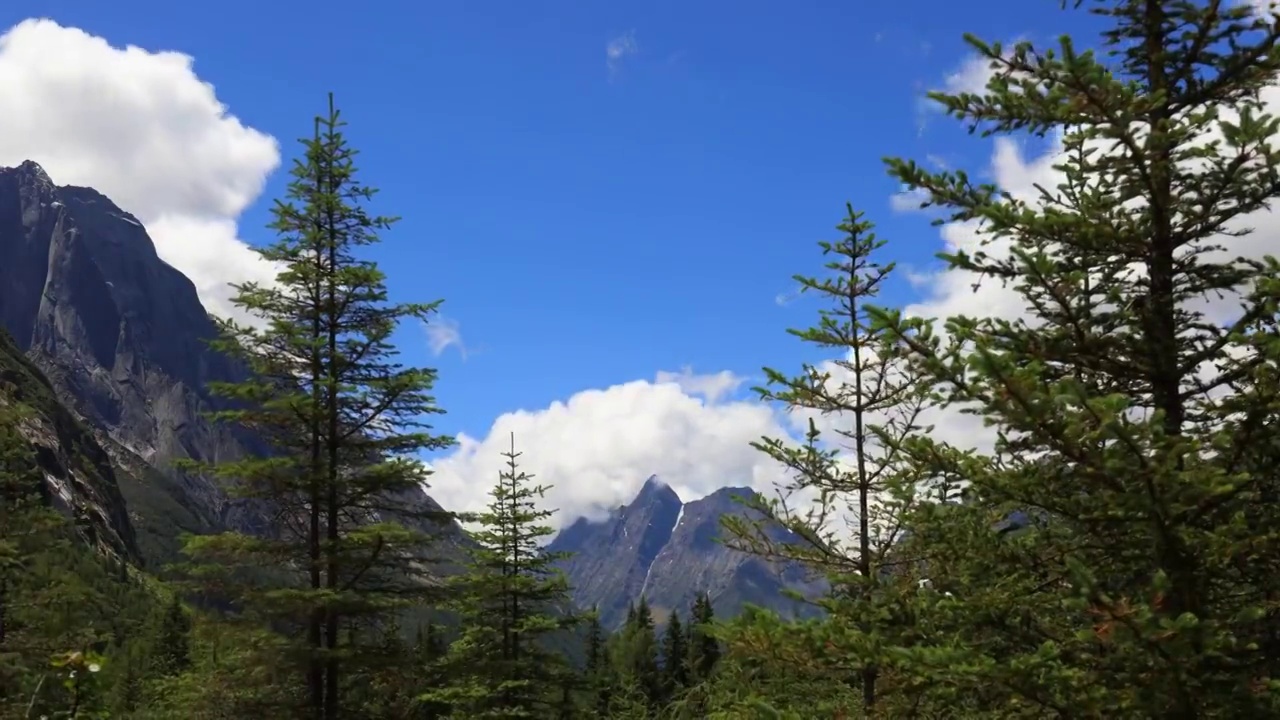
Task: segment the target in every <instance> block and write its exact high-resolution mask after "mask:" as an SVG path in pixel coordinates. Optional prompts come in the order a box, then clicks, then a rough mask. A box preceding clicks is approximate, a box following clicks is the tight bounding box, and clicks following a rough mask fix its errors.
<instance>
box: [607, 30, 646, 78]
mask: <svg viewBox="0 0 1280 720" xmlns="http://www.w3.org/2000/svg"><path fill="white" fill-rule="evenodd" d="M637 52H640V46H639V45H637V44H636V31H635V30H628V31H626V32H625V33H623V34H621V35H619V36H618V37H616V38H614V39H612V40H610V41H609V42H608V44H607V45H605V46H604V55H605V62H606V63H607V64H608V66H609V78H610V79H612V78H613V77H614V76H615V75H617V74H618V69H619V68H620V67H622V61H623V60H625V59H626V58H628V57H630V56H632V55H635V54H636V53H637Z"/></svg>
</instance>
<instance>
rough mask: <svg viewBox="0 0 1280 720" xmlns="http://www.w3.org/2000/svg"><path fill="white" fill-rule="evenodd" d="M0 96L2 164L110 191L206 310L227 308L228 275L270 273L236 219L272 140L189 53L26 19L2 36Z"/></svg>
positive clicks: (276, 157)
mask: <svg viewBox="0 0 1280 720" xmlns="http://www.w3.org/2000/svg"><path fill="white" fill-rule="evenodd" d="M0 97H4V98H5V109H4V112H3V113H0V165H8V166H13V165H17V164H19V163H21V162H22V161H23V160H34V161H36V162H38V163H39V164H40V165H41V166H43V167H44V169H45V170H46V171H47V172H48V173H49V175H50V176H51V177H52V178H53V180H54V181H55V182H57V183H59V184H63V185H83V186H90V187H93V188H95V189H97V190H99V191H100V192H102V193H104V194H106V195H107V196H109V197H110V198H111V199H112V200H114V201H115V202H116V204H118V205H120V206H121V207H122V208H124V209H125V210H127V211H129V212H131V213H133V214H134V215H135V216H137V217H138V219H140V220H141V221H142V222H143V224H144V225H146V227H147V230H148V232H149V233H150V235H151V237H152V238H153V239H154V240H155V242H156V249H157V250H158V252H159V253H160V256H161V257H162V258H164V260H165V261H166V262H168V263H169V264H171V265H173V266H174V267H176V268H177V269H179V270H181V271H182V272H183V273H184V274H186V275H187V276H188V277H190V278H191V280H192V281H193V282H194V283H195V285H196V288H197V289H198V290H199V292H200V297H201V299H202V300H203V301H204V303H205V306H206V307H207V308H208V309H209V310H211V311H213V312H215V313H219V314H223V315H227V314H233V313H232V307H231V305H230V303H229V302H228V298H229V297H230V292H229V288H227V286H226V283H227V282H228V281H231V280H238V281H244V280H258V281H270V280H271V279H273V278H274V277H275V270H274V269H273V268H272V267H270V266H269V265H267V264H266V263H264V262H263V261H262V260H261V259H260V258H259V257H258V256H257V255H256V254H255V253H253V252H252V251H251V250H250V249H249V247H248V246H247V245H245V243H244V242H242V241H241V240H240V239H239V238H238V236H237V229H236V219H237V218H238V217H239V215H240V214H241V213H242V212H243V211H244V209H245V208H246V207H248V206H249V205H250V204H251V203H252V202H253V201H254V200H255V199H256V198H257V197H258V196H259V195H260V194H261V192H262V189H263V185H264V183H265V181H266V178H267V175H268V174H270V173H271V171H272V170H274V169H275V168H276V167H277V166H278V165H279V163H280V152H279V147H278V145H277V143H276V141H275V140H274V139H273V138H272V137H270V136H268V135H266V134H264V133H262V132H259V131H257V130H254V129H253V128H250V127H246V126H245V125H244V124H243V123H242V122H241V121H240V120H238V119H237V118H236V117H235V116H233V115H231V114H230V113H229V112H228V110H227V108H226V106H224V105H223V104H222V103H221V102H219V101H218V98H217V95H216V94H215V92H214V88H213V86H212V85H210V84H209V83H207V82H204V81H203V80H201V79H200V78H199V77H198V76H197V75H196V73H195V71H194V68H193V61H192V58H191V57H189V56H187V55H184V54H181V53H178V52H172V51H152V50H146V49H143V48H139V47H134V46H128V47H123V48H121V47H114V46H112V45H111V44H109V43H108V42H107V41H106V40H104V39H103V38H100V37H95V36H93V35H90V34H88V33H86V32H84V31H82V30H79V29H76V28H69V27H63V26H61V25H59V24H58V23H56V22H54V21H52V20H27V21H24V22H22V23H19V24H18V25H15V26H14V27H12V28H10V29H9V30H8V31H6V32H5V33H4V34H3V35H0Z"/></svg>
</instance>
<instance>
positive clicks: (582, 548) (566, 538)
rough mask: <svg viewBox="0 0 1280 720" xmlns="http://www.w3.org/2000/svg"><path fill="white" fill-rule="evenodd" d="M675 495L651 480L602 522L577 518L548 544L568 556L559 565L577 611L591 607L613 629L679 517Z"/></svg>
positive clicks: (678, 500)
mask: <svg viewBox="0 0 1280 720" xmlns="http://www.w3.org/2000/svg"><path fill="white" fill-rule="evenodd" d="M680 509H681V504H680V497H679V496H678V495H676V493H675V491H674V490H672V489H671V488H670V487H668V486H667V485H666V484H665V483H663V482H661V481H659V480H658V478H657V477H651V478H649V480H648V481H647V482H645V484H644V487H643V488H641V490H640V494H639V495H637V496H636V499H635V500H634V501H632V502H631V504H630V505H625V506H623V507H620V508H618V509H617V510H615V511H614V512H613V513H612V514H611V515H610V517H609V518H608V519H607V520H605V522H603V523H588V522H587V521H586V520H585V519H581V518H580V519H579V520H578V521H577V522H575V523H574V524H572V525H570V526H569V527H567V528H565V529H564V531H563V532H561V533H560V534H559V535H558V536H556V538H555V539H554V540H553V541H552V542H551V544H550V545H549V546H548V550H551V551H553V552H569V553H573V554H572V555H571V556H570V557H569V558H567V559H566V560H565V561H564V562H563V563H562V565H561V567H562V569H563V570H564V571H565V574H566V575H567V576H568V578H569V583H570V585H572V587H573V599H574V602H575V603H577V605H578V606H579V607H582V608H591V607H593V606H594V607H595V608H597V610H598V611H599V613H600V622H601V623H602V624H604V626H605V627H609V628H612V627H616V626H617V625H618V624H619V623H621V621H622V620H623V619H624V618H625V617H626V614H627V606H628V605H629V604H630V603H631V602H633V601H634V600H636V599H637V598H639V597H640V593H641V591H642V590H643V588H644V586H645V584H646V583H645V581H646V579H647V576H648V574H649V568H650V567H652V565H653V561H654V559H656V558H657V557H658V554H659V553H660V552H662V549H663V548H664V547H665V546H666V544H667V541H669V540H670V539H671V531H672V530H674V529H675V526H676V521H677V519H679V517H680Z"/></svg>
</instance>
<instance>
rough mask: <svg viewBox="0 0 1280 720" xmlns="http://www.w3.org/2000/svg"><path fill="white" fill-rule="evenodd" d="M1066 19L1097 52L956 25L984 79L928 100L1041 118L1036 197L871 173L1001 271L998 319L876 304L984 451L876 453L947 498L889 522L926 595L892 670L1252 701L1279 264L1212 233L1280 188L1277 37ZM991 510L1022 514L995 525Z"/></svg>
mask: <svg viewBox="0 0 1280 720" xmlns="http://www.w3.org/2000/svg"><path fill="white" fill-rule="evenodd" d="M1093 12H1094V13H1095V14H1097V15H1099V16H1101V17H1102V18H1103V19H1104V20H1105V22H1106V23H1107V24H1108V27H1107V29H1106V31H1105V32H1104V34H1103V38H1102V41H1103V47H1102V51H1101V52H1097V53H1095V52H1081V51H1078V50H1077V48H1076V46H1075V44H1074V43H1073V42H1072V41H1071V40H1070V39H1069V38H1063V39H1062V40H1061V41H1060V43H1059V45H1058V47H1057V48H1055V49H1053V50H1036V49H1034V48H1033V47H1032V46H1031V44H1029V43H1021V44H1019V45H1018V46H1016V47H1014V48H1010V49H1005V48H1000V47H998V46H988V45H985V44H983V43H981V42H978V41H977V40H973V39H971V43H972V45H973V46H974V47H975V48H976V49H977V50H978V51H979V52H980V53H982V54H983V55H984V56H985V57H987V58H989V59H990V60H991V64H992V69H993V71H994V74H995V77H994V79H993V80H992V81H991V83H990V84H989V85H988V87H987V90H986V92H985V93H979V94H974V93H965V94H961V95H946V94H935V96H934V98H935V100H937V101H938V102H940V103H941V104H942V105H943V106H944V107H946V108H947V110H948V111H949V112H950V114H952V115H953V116H955V117H957V118H960V119H963V120H964V121H966V122H967V123H968V124H969V125H970V126H971V127H972V128H973V129H975V130H979V131H981V132H983V133H984V134H1003V133H1012V132H1019V131H1021V132H1032V133H1044V132H1048V131H1051V130H1054V131H1061V132H1063V140H1062V144H1063V147H1064V149H1065V153H1066V158H1065V160H1064V161H1063V162H1062V164H1061V165H1060V168H1059V169H1060V171H1061V172H1062V174H1063V179H1062V180H1061V182H1060V183H1058V184H1057V185H1056V187H1044V188H1040V190H1039V194H1038V196H1036V197H1011V196H1009V195H1008V194H1006V193H1003V192H1002V191H1001V189H1000V188H997V187H994V186H991V185H977V184H975V183H974V182H973V181H971V180H970V178H969V177H968V176H966V175H964V174H963V173H958V172H957V173H951V172H943V173H932V172H928V171H926V170H924V169H923V168H921V167H920V166H918V165H916V164H913V163H909V162H902V161H893V162H891V163H890V167H891V171H892V173H893V174H894V176H895V177H897V178H898V179H899V180H901V181H902V182H903V183H905V184H906V185H907V186H909V187H911V188H914V189H918V190H919V191H921V192H923V193H925V194H926V195H927V196H928V199H929V204H930V205H932V206H935V207H938V208H940V209H944V210H946V211H947V212H948V214H949V216H950V218H951V219H953V220H955V221H975V222H978V223H980V225H979V227H980V232H981V237H982V239H983V243H984V244H983V247H982V248H981V250H979V251H976V252H973V253H965V252H957V253H954V254H951V255H947V256H944V259H945V260H946V262H947V263H948V264H949V265H950V266H951V268H952V269H954V270H967V271H970V272H973V273H976V274H977V275H976V276H978V277H988V278H995V279H997V280H999V281H1001V282H1003V283H1005V284H1006V285H1007V286H1008V287H1009V288H1011V289H1012V290H1013V291H1015V292H1016V293H1017V296H1018V297H1019V298H1020V299H1021V301H1022V304H1023V305H1024V306H1025V311H1026V312H1025V315H1024V316H1023V317H1022V318H1019V319H1011V318H1004V317H967V316H962V317H953V318H950V319H948V320H947V322H946V325H945V329H944V330H943V331H942V332H938V330H937V329H935V328H932V327H930V326H929V325H928V324H926V323H924V322H922V321H920V320H911V319H906V318H903V317H902V316H901V314H900V313H895V312H884V313H881V315H880V317H879V318H878V320H879V322H880V324H881V325H882V326H883V327H885V328H887V329H888V330H889V331H890V332H892V333H893V334H894V335H895V336H897V338H898V340H899V341H900V343H901V346H902V348H903V353H904V357H905V358H906V359H907V360H908V361H909V362H911V363H912V365H913V367H914V368H916V370H917V371H919V372H921V373H923V374H924V375H925V376H927V378H928V380H929V382H930V385H932V386H934V387H935V388H936V392H937V398H938V400H939V401H941V402H946V403H949V404H953V405H957V406H964V407H967V408H969V409H970V410H971V411H972V412H974V413H975V414H977V415H978V416H980V417H981V418H982V419H983V420H984V421H985V422H986V423H987V424H988V425H989V426H990V427H991V428H992V429H993V430H994V431H995V434H996V441H995V444H994V447H993V448H992V450H991V451H990V452H986V453H975V452H971V451H968V450H966V449H963V448H956V447H951V446H949V445H948V444H946V443H945V442H942V441H941V440H939V439H937V438H931V437H928V436H924V435H921V436H917V437H913V438H911V439H910V440H909V441H908V442H904V443H902V445H901V447H902V449H903V452H904V453H905V454H907V455H908V456H909V458H910V461H911V463H912V465H913V467H915V468H916V469H917V470H918V472H919V473H920V474H921V475H922V476H926V477H931V478H937V479H941V480H945V481H948V482H953V483H954V482H957V481H960V480H963V483H964V485H965V486H966V487H965V488H964V495H965V501H964V502H963V503H961V504H959V505H957V506H955V507H948V508H939V507H933V508H922V509H921V510H920V512H919V513H918V514H917V515H916V516H915V517H914V518H913V519H912V527H913V529H918V534H917V535H916V536H915V537H914V538H913V543H915V544H916V545H917V547H919V548H921V549H922V550H923V551H924V552H925V553H926V555H927V558H926V560H927V563H928V568H929V577H930V579H931V580H932V581H933V586H934V588H935V589H937V590H940V591H943V592H932V593H922V594H921V595H920V596H919V597H918V598H917V599H916V601H915V603H914V605H913V607H912V611H913V612H914V613H915V617H916V622H917V626H918V630H919V632H920V634H921V635H922V637H921V638H920V640H919V642H917V643H916V644H915V645H913V646H911V647H905V648H901V649H900V650H899V651H898V652H896V653H895V662H896V663H897V665H898V669H899V670H900V671H901V672H902V673H903V674H904V676H906V678H907V679H908V681H909V682H911V683H913V684H914V686H915V687H917V688H920V689H921V691H922V692H925V693H927V694H928V696H929V697H930V699H932V700H934V701H936V702H938V703H941V704H945V703H957V705H955V706H957V707H959V706H960V705H958V703H961V702H963V703H966V704H968V707H969V708H971V710H969V712H971V713H972V714H975V715H978V714H982V715H984V716H992V717H994V716H999V717H1023V716H1040V715H1045V714H1056V715H1072V716H1088V717H1169V718H1192V717H1201V718H1203V717H1269V716H1273V715H1275V714H1277V713H1278V712H1280V705H1278V704H1277V703H1280V700H1277V698H1280V694H1277V693H1276V692H1275V691H1276V690H1277V689H1280V686H1277V678H1278V677H1280V675H1278V674H1277V671H1278V670H1280V667H1278V666H1277V658H1280V655H1277V654H1276V653H1275V649H1276V648H1277V647H1278V646H1277V644H1276V633H1275V627H1276V624H1275V623H1276V619H1277V617H1280V605H1277V598H1280V586H1278V585H1277V575H1276V573H1275V572H1274V570H1275V568H1276V563H1277V562H1278V561H1280V536H1278V535H1277V532H1280V531H1277V527H1280V525H1278V524H1277V521H1278V520H1280V517H1277V516H1276V513H1277V507H1278V506H1276V505H1275V504H1274V503H1269V502H1265V501H1264V498H1269V497H1273V496H1274V493H1275V490H1276V488H1277V476H1276V472H1275V468H1276V467H1278V466H1280V465H1277V462H1276V461H1277V459H1278V458H1277V455H1276V445H1275V442H1274V437H1273V435H1274V432H1273V431H1267V430H1264V428H1266V427H1268V426H1270V427H1272V428H1274V427H1275V418H1276V417H1277V411H1278V410H1280V404H1278V401H1277V393H1276V382H1277V369H1276V368H1277V367H1278V365H1277V362H1276V360H1277V357H1280V355H1278V353H1280V341H1278V340H1277V336H1278V334H1280V328H1278V327H1277V305H1278V303H1277V300H1278V299H1280V294H1278V293H1280V264H1278V263H1277V262H1276V260H1275V259H1274V258H1268V259H1265V260H1246V259H1240V258H1235V257H1233V255H1232V254H1231V250H1230V248H1229V246H1227V245H1228V244H1229V242H1230V239H1231V238H1232V237H1234V236H1238V235H1239V234H1240V232H1239V230H1238V228H1239V221H1240V220H1241V219H1242V216H1243V215H1244V214H1246V213H1251V212H1254V211H1257V210H1261V209H1262V208H1264V207H1265V206H1266V204H1267V203H1268V202H1269V201H1270V200H1271V199H1273V198H1274V197H1275V195H1276V194H1277V192H1276V190H1277V187H1280V169H1278V168H1280V150H1277V149H1276V148H1274V147H1273V138H1274V136H1275V134H1276V130H1277V125H1278V123H1277V120H1276V119H1274V118H1271V117H1267V116H1266V115H1265V114H1264V113H1263V110H1262V105H1261V103H1260V100H1259V98H1258V92H1259V90H1260V89H1261V88H1262V87H1263V86H1264V85H1267V84H1268V83H1271V82H1273V81H1274V80H1275V79H1276V76H1277V73H1278V72H1280V53H1277V51H1276V40H1277V39H1278V38H1280V26H1278V25H1276V24H1275V23H1273V22H1272V20H1271V19H1270V18H1262V17H1259V18H1256V19H1255V18H1254V17H1252V16H1250V15H1249V10H1248V9H1247V8H1246V7H1244V6H1243V5H1241V6H1238V7H1235V6H1233V7H1231V8H1229V9H1228V8H1224V7H1222V6H1221V5H1220V4H1218V3H1212V4H1208V5H1206V4H1204V3H1195V2H1168V1H1166V2H1137V1H1136V0H1125V1H1118V2H1105V3H1103V2H1099V3H1095V4H1094V7H1093ZM1219 246H1223V247H1219ZM997 247H999V248H1002V249H1003V251H997V250H996V248H997ZM1222 298H1225V299H1226V300H1225V301H1224V300H1222ZM1015 512H1022V513H1024V514H1025V516H1026V517H1027V518H1028V519H1029V520H1030V521H1031V522H1030V526H1029V527H1028V528H1027V529H1025V530H1023V531H1022V532H1020V533H1016V534H1006V533H998V532H996V529H995V528H996V527H997V525H998V523H999V522H1000V521H1002V520H1003V519H1004V518H1007V517H1009V516H1010V515H1011V514H1012V513H1015Z"/></svg>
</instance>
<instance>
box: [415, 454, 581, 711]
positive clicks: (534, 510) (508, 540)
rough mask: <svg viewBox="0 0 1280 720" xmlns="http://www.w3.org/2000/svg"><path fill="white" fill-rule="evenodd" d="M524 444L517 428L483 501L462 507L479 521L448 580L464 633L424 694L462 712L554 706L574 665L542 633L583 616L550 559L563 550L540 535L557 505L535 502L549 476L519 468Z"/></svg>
mask: <svg viewBox="0 0 1280 720" xmlns="http://www.w3.org/2000/svg"><path fill="white" fill-rule="evenodd" d="M521 454H522V453H519V452H516V449H515V438H514V436H513V437H512V439H511V449H510V450H509V451H507V452H506V453H503V457H504V458H506V461H507V462H506V468H505V469H504V470H503V471H502V472H500V473H499V479H498V482H497V484H496V485H494V487H493V490H492V491H491V493H490V497H491V501H490V503H489V507H488V510H487V511H485V512H481V513H476V514H473V515H466V516H464V519H465V520H466V521H469V522H472V523H475V524H477V525H479V526H480V529H479V530H478V531H476V532H475V533H474V538H475V540H476V544H477V548H476V549H475V550H474V551H473V556H472V559H471V561H470V565H469V568H468V571H467V572H466V573H465V574H463V575H461V576H459V577H457V578H454V579H453V581H452V582H451V583H450V590H451V592H450V597H449V607H450V608H451V609H452V610H454V611H455V612H456V613H457V614H458V615H459V617H460V618H461V626H462V627H461V635H460V637H459V638H458V639H457V640H456V641H454V643H453V644H452V645H451V646H450V648H449V650H448V652H447V653H446V655H445V657H444V658H443V660H442V669H443V671H444V673H445V674H446V677H445V682H444V685H443V686H442V687H440V688H437V689H436V690H434V691H431V692H428V693H426V694H425V695H424V698H423V699H424V700H426V701H435V702H443V703H447V704H448V705H449V706H450V707H451V708H452V712H453V713H454V714H455V715H457V716H460V717H468V718H522V717H548V716H554V713H555V711H556V706H557V703H558V700H559V697H560V690H561V688H562V687H563V686H564V683H566V682H569V681H570V680H571V679H572V676H573V675H574V673H573V672H572V670H571V668H570V667H569V666H568V664H567V662H565V660H564V658H562V657H561V656H560V655H559V654H557V653H556V652H554V651H553V650H552V649H550V648H549V647H548V644H547V641H548V640H549V639H550V638H552V637H553V636H554V635H556V634H558V633H561V632H563V631H565V630H567V629H569V628H571V627H572V626H574V625H575V624H576V623H577V622H578V621H579V620H580V618H579V617H578V616H576V615H574V614H573V613H571V612H570V611H569V608H571V607H572V603H571V601H570V598H569V586H568V582H567V581H566V579H565V577H564V574H563V573H562V572H561V571H560V570H559V569H557V568H556V567H555V563H556V562H557V561H559V560H560V559H561V558H562V555H561V554H559V553H553V552H550V551H548V550H546V548H545V547H544V546H543V544H542V541H543V538H546V537H547V536H549V535H550V534H551V533H552V532H553V531H552V529H551V528H550V527H549V526H547V525H546V524H545V522H546V520H547V518H549V517H551V516H552V515H553V514H554V511H553V510H548V509H545V508H540V507H538V501H539V500H540V499H541V498H542V497H544V496H545V493H546V490H547V486H543V485H534V484H533V482H532V481H533V476H532V475H529V474H527V473H525V472H523V471H521V470H520V468H519V463H518V460H519V458H520V456H521Z"/></svg>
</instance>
